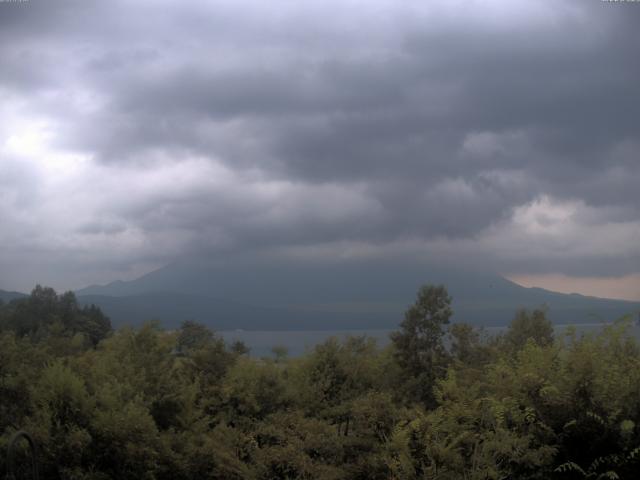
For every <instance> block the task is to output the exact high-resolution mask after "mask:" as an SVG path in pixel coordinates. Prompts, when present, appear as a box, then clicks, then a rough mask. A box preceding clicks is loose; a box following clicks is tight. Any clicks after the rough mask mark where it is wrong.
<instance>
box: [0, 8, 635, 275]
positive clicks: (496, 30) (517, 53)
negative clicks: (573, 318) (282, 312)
mask: <svg viewBox="0 0 640 480" xmlns="http://www.w3.org/2000/svg"><path fill="white" fill-rule="evenodd" d="M636 7H637V6H636V5H633V4H628V5H612V4H607V3H604V2H599V1H570V2H562V4H560V3H558V2H551V1H548V2H543V1H533V0H531V1H526V2H521V3H518V4H507V5H501V4H500V3H499V2H492V1H486V2H475V3H474V2H471V3H469V4H468V5H458V6H455V5H453V4H452V3H451V2H430V3H429V4H428V5H419V4H417V3H415V4H413V3H395V2H386V1H380V2H373V3H371V2H369V3H362V4H360V3H358V2H355V3H349V2H346V3H338V4H331V3H326V2H318V3H316V2H304V3H295V2H274V3H270V4H269V5H266V4H260V3H257V2H256V3H251V2H249V3H243V2H218V3H216V4H213V5H206V4H198V3H188V4H184V3H179V4H177V3H173V2H146V1H144V2H139V3H138V2H136V3H135V4H131V3H130V2H86V1H85V2H74V1H50V2H39V1H33V0H32V1H31V2H28V3H20V4H9V3H6V4H0V40H1V41H2V43H1V44H0V62H2V67H3V68H2V69H0V72H1V73H0V95H4V96H5V98H8V99H9V100H11V101H12V103H10V106H9V107H7V109H9V108H11V109H12V110H11V111H10V112H9V110H7V111H8V112H9V113H7V112H5V113H4V114H3V112H2V111H1V110H0V115H3V117H5V118H9V115H10V114H13V115H23V116H25V117H28V116H29V115H31V116H34V115H39V116H44V117H47V118H49V119H50V120H51V121H52V122H53V123H54V124H55V135H52V136H51V138H49V140H48V144H49V147H50V148H52V149H54V150H59V151H66V152H78V153H81V154H83V155H87V156H89V157H90V158H91V162H92V164H93V165H94V170H92V171H91V172H92V173H91V175H106V176H108V175H114V176H124V175H132V176H133V177H134V178H139V179H140V182H141V183H142V185H136V184H133V183H130V185H129V187H128V189H127V188H124V187H122V186H121V185H120V184H118V182H116V181H114V182H113V183H109V182H106V183H105V186H104V188H103V190H102V191H101V193H103V194H104V195H105V198H112V201H111V202H107V201H106V200H104V201H103V200H97V199H96V198H97V194H95V195H93V196H89V195H87V198H90V199H91V201H90V202H88V203H89V204H91V205H93V203H92V202H95V205H93V206H92V207H91V208H93V209H94V210H90V211H89V210H88V211H87V217H91V215H92V214H93V215H96V216H99V217H101V218H99V219H92V218H86V219H84V220H83V221H82V222H80V221H79V222H78V223H77V224H74V225H73V228H72V229H71V231H73V232H75V234H78V235H88V236H101V237H100V238H103V237H104V238H120V239H122V240H119V241H122V242H125V241H126V242H129V243H126V244H127V245H136V247H135V248H133V247H132V248H133V250H132V251H134V252H135V255H137V256H144V252H146V251H148V250H149V249H153V247H152V246H151V245H152V244H154V242H155V244H156V245H157V244H160V245H163V246H164V247H166V249H165V250H162V249H160V250H162V251H163V252H165V253H159V249H157V248H156V249H155V251H154V253H153V255H150V256H149V258H151V257H154V258H155V257H156V256H159V257H162V256H163V255H165V256H166V257H167V258H169V257H170V256H171V255H173V254H175V252H176V251H180V250H197V251H201V250H203V249H204V250H209V249H213V250H214V251H215V249H227V250H229V249H232V250H233V249H235V250H238V251H241V250H242V249H259V248H261V247H265V248H267V247H268V248H278V247H283V248H286V247H305V246H313V245H319V244H332V243H340V242H355V243H368V244H372V245H376V246H378V247H381V246H384V245H387V244H389V245H390V244H393V243H397V242H407V241H409V242H424V243H426V244H430V242H437V241H439V239H442V238H447V239H451V240H452V241H461V242H471V244H473V245H482V241H483V239H486V238H494V244H495V247H494V249H495V255H487V254H486V251H484V250H483V251H482V252H481V253H480V255H484V258H485V259H488V258H490V259H491V261H492V262H494V263H495V264H496V265H499V268H505V269H507V270H508V269H510V268H515V269H524V270H526V269H527V268H530V269H534V268H537V269H545V268H553V267H554V266H557V265H559V264H560V263H561V264H562V267H561V268H563V269H565V270H566V271H570V270H571V271H578V270H579V271H581V272H582V271H584V273H588V274H600V273H604V272H605V270H606V273H607V274H614V273H615V272H616V271H617V272H622V271H623V270H624V271H625V272H626V271H633V269H635V271H637V269H638V265H639V264H640V252H638V251H637V250H634V249H627V250H625V251H624V252H618V254H614V255H607V254H606V252H604V250H603V248H601V246H600V245H595V244H593V245H592V244H589V245H590V247H589V248H591V249H592V250H590V251H585V252H584V253H580V254H576V255H574V256H572V255H568V256H566V257H567V258H565V259H560V260H559V259H558V258H554V259H552V260H549V261H548V262H546V263H545V262H541V261H540V259H539V258H535V259H532V258H531V257H530V255H528V253H527V251H528V250H532V249H528V248H527V247H526V246H524V247H523V248H522V253H521V254H513V255H511V256H506V257H505V256H502V255H501V254H500V252H501V251H502V245H501V243H500V242H501V241H502V240H501V239H503V238H508V239H512V240H513V238H512V237H509V235H511V233H509V232H511V230H510V229H513V228H516V227H517V228H521V229H523V231H528V232H530V233H529V237H527V236H526V235H524V236H522V237H518V236H516V237H515V238H517V241H523V242H531V245H534V244H536V245H538V244H539V245H540V246H543V247H541V248H548V249H553V248H560V247H558V246H557V244H556V243H554V242H551V243H545V242H547V241H548V239H549V238H551V237H550V235H564V237H563V238H566V239H568V240H567V241H572V240H579V239H580V235H583V234H584V232H590V233H591V234H593V233H594V232H598V231H600V230H598V229H599V228H607V225H608V224H615V226H616V228H618V227H619V228H620V229H621V230H620V231H621V232H623V234H624V235H627V237H625V238H635V236H637V229H638V224H637V222H638V218H637V211H638V208H640V205H639V204H638V196H637V195H636V193H635V190H637V185H638V182H639V181H640V167H639V166H638V165H639V164H640V161H639V160H638V158H639V155H640V140H639V138H638V137H639V134H640V132H639V124H638V121H637V119H638V118H640V95H638V91H637V88H638V87H637V85H638V80H639V79H640V62H637V61H636V57H637V52H638V51H640V37H638V35H637V33H636V32H637V25H638V22H639V21H640V8H636ZM16 112H17V113H16ZM52 128H54V127H52ZM7 132H9V130H7ZM0 133H2V130H1V129H0ZM6 135H9V133H6ZM0 161H4V159H0ZM207 164H210V165H211V167H207V166H206V165H207ZM181 166H182V167H181ZM180 168H185V169H193V172H195V173H194V174H193V175H192V176H189V177H188V178H185V179H183V183H180V182H173V183H172V182H171V178H170V177H171V176H174V177H175V176H176V175H177V172H178V171H179V170H180ZM154 172H157V174H156V173H154ZM87 175H89V173H87ZM163 175H165V177H166V176H169V177H167V178H168V179H167V178H165V177H162V176H163ZM160 177H162V178H163V179H164V180H159V178H160ZM209 177H211V178H210V179H211V181H210V182H207V181H204V179H207V178H209ZM86 180H87V181H90V179H89V178H86ZM147 182H151V186H150V187H148V188H147V187H145V186H144V185H145V184H146V183H147ZM153 182H155V183H153ZM154 185H155V186H154ZM547 196H548V198H551V199H552V202H551V203H549V204H547V203H544V202H542V204H541V205H543V206H541V207H540V208H548V209H559V210H560V211H564V210H567V209H568V210H567V211H570V212H571V215H572V217H571V218H572V219H574V221H573V223H572V225H573V227H572V228H573V230H571V231H569V230H559V227H558V228H556V227H555V226H554V228H556V229H555V230H549V231H547V230H545V228H546V227H545V224H544V222H542V223H541V224H540V225H538V227H536V228H538V229H537V230H535V229H534V230H526V229H525V228H524V227H523V225H525V223H526V222H530V223H531V222H534V223H535V221H537V220H535V218H538V217H535V215H537V213H536V212H537V210H535V208H534V207H535V205H537V204H536V203H535V202H536V201H538V199H540V198H547ZM554 202H555V203H554ZM526 205H532V207H531V209H530V210H532V212H533V213H531V212H529V210H526V209H525V210H522V208H523V206H526ZM567 205H569V206H567ZM570 205H574V207H570ZM575 205H577V206H575ZM518 208H520V209H521V210H518ZM536 208H537V207H536ZM563 209H564V210H563ZM518 212H521V213H522V212H524V213H522V219H521V220H518V216H517V214H518ZM527 212H529V213H527ZM575 219H579V221H578V220H575ZM518 221H520V222H521V223H518ZM554 221H556V220H554ZM558 222H559V221H558ZM576 222H577V223H576ZM634 222H636V223H634ZM565 223H566V222H565ZM514 225H515V226H514ZM526 225H529V224H528V223H527V224H526ZM554 225H555V223H554ZM629 225H631V226H629ZM532 228H533V227H532ZM496 229H497V230H499V231H503V232H504V234H503V235H501V234H496V233H495V231H496ZM500 229H502V230H500ZM559 231H560V233H558V232H559ZM491 235H494V237H492V236H491ZM513 235H515V234H513ZM536 235H541V236H540V237H537V236H536ZM92 238H93V237H92ZM172 239H173V240H172ZM78 241H80V240H78ZM504 241H505V242H507V241H510V240H504ZM474 242H476V243H474ZM562 245H564V244H562ZM105 248H106V247H105ZM381 248H382V247H381ZM426 248H427V250H428V251H431V250H429V248H431V247H426ZM434 248H435V247H434ZM563 248H564V247H563ZM585 248H587V247H585ZM436 250H437V249H436ZM469 250H470V251H473V248H472V247H469ZM533 250H535V249H533ZM587 250H588V248H587ZM434 254H436V255H437V254H438V252H437V251H436V252H435V253H434ZM476 254H477V252H476ZM131 255H132V256H131V258H133V257H134V256H135V255H134V254H133V253H132V254H131ZM470 255H471V254H470ZM471 256H473V255H471ZM612 257H615V258H613V259H612ZM543 265H546V266H543ZM604 265H607V267H606V268H605V267H604ZM623 267H625V268H623ZM629 269H631V270H629Z"/></svg>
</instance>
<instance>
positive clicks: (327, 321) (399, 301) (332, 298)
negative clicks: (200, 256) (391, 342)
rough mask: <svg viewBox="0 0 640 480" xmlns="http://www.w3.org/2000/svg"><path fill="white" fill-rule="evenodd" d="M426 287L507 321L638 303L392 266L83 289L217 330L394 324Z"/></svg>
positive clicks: (202, 274) (177, 270) (117, 306)
mask: <svg viewBox="0 0 640 480" xmlns="http://www.w3.org/2000/svg"><path fill="white" fill-rule="evenodd" d="M425 283H442V284H444V285H446V286H447V288H448V289H449V292H450V293H451V295H452V296H453V299H454V312H455V315H454V319H455V320H459V321H467V322H470V323H474V324H482V325H504V324H506V323H508V322H509V321H510V320H511V318H512V317H513V315H514V312H515V311H516V310H517V309H518V308H521V307H526V308H535V307H538V306H541V305H543V304H546V305H547V306H548V307H549V308H550V315H551V318H552V319H553V320H554V321H555V322H556V323H597V322H601V321H606V320H611V319H615V318H617V317H619V316H621V315H624V314H626V313H629V312H633V311H637V310H639V309H640V303H632V302H623V301H617V300H608V299H600V298H594V297H585V296H581V295H565V294H561V293H555V292H550V291H547V290H543V289H539V288H524V287H521V286H519V285H517V284H515V283H513V282H511V281H509V280H506V279H505V278H503V277H500V276H499V275H495V274H490V273H483V272H472V271H460V270H451V269H443V268H436V267H429V268H426V267H418V266H414V265H406V264H405V265H398V264H393V263H391V262H385V263H377V264H371V263H366V264H365V263H361V264H356V263H351V264H342V265H338V264H331V265H313V266H311V265H307V266H297V267H291V266H288V267H281V266H277V265H255V264H254V265H246V266H245V265H232V264H227V265H217V266H202V265H195V264H174V265H169V266H167V267H164V268H161V269H159V270H156V271H154V272H151V273H149V274H147V275H145V276H143V277H141V278H139V279H136V280H133V281H130V282H114V283H112V284H109V285H105V286H92V287H88V288H86V289H83V290H80V291H78V292H77V293H78V295H80V297H81V301H84V302H93V303H96V304H97V305H99V306H100V307H101V308H103V309H104V311H105V312H106V313H107V314H108V315H110V316H111V317H112V319H113V320H114V322H115V323H123V322H128V323H138V322H140V321H142V320H144V319H149V318H157V319H160V320H162V321H163V322H166V323H170V324H171V325H175V324H176V322H179V321H181V320H184V319H194V320H198V321H202V322H205V323H207V324H210V325H212V326H213V327H214V328H217V329H229V328H242V329H258V330H259V329H264V330H270V329H318V330H320V329H336V328H393V327H395V326H396V325H397V324H398V323H399V322H400V321H401V319H402V313H403V311H404V310H405V309H406V307H407V305H409V304H410V303H411V302H412V301H413V299H414V297H415V293H416V290H417V288H418V287H419V286H420V285H422V284H425Z"/></svg>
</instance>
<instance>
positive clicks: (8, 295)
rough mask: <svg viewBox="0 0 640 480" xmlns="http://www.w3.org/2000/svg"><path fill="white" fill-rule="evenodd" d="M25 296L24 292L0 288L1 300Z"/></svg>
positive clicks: (8, 300) (7, 300) (5, 300)
mask: <svg viewBox="0 0 640 480" xmlns="http://www.w3.org/2000/svg"><path fill="white" fill-rule="evenodd" d="M23 297H26V294H24V293H20V292H7V291H6V290H0V300H2V301H3V302H10V301H11V300H14V299H16V298H23Z"/></svg>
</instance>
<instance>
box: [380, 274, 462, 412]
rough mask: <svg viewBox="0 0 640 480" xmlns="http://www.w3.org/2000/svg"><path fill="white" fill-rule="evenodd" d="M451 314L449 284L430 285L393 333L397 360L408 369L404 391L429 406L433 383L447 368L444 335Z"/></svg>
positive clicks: (432, 401)
mask: <svg viewBox="0 0 640 480" xmlns="http://www.w3.org/2000/svg"><path fill="white" fill-rule="evenodd" d="M451 315H452V310H451V297H450V296H449V294H448V293H447V290H446V288H445V287H444V286H442V285H439V286H433V285H426V286H423V287H421V288H420V290H419V291H418V295H417V299H416V302H415V303H414V304H413V305H412V306H411V307H409V309H408V310H407V311H406V312H405V315H404V320H403V321H402V323H401V324H400V331H398V332H394V333H392V334H391V340H392V341H393V344H394V346H395V357H396V360H397V362H398V364H399V365H400V367H401V368H402V370H403V372H404V373H405V379H406V384H405V387H406V388H405V389H404V390H403V395H405V396H409V397H408V398H410V399H412V400H420V401H422V402H424V404H425V405H428V406H434V400H435V398H434V395H433V387H434V385H435V381H436V379H438V378H441V377H442V376H443V375H444V372H445V369H446V357H447V355H446V351H445V347H444V343H443V336H444V333H445V331H444V326H445V325H447V324H448V323H449V319H450V317H451Z"/></svg>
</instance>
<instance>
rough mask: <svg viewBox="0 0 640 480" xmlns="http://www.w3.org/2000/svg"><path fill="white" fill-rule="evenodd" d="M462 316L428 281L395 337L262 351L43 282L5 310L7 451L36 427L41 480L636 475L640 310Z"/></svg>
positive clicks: (0, 395) (2, 419) (3, 422)
mask: <svg viewBox="0 0 640 480" xmlns="http://www.w3.org/2000/svg"><path fill="white" fill-rule="evenodd" d="M451 313H452V312H451V298H450V296H449V295H448V293H447V291H446V289H445V288H444V287H442V286H425V287H423V288H421V289H420V290H419V292H418V294H417V297H416V302H415V303H414V304H413V305H411V306H410V307H409V308H408V309H407V311H406V312H405V316H404V319H403V320H402V321H401V322H400V324H399V327H398V330H397V331H396V332H395V333H393V334H392V336H391V340H392V341H391V343H390V344H389V345H388V346H387V347H385V348H381V347H379V346H378V345H376V343H375V341H374V340H372V339H371V338H367V337H348V338H345V339H343V340H339V339H337V338H331V339H329V340H327V341H325V342H323V343H321V344H319V345H317V346H316V347H315V348H314V349H313V350H311V351H309V352H308V353H307V354H305V355H303V356H301V357H296V358H289V357H288V356H287V354H286V350H285V349H282V348H275V349H274V355H273V357H269V358H255V357H252V356H250V355H249V354H248V349H247V348H246V346H245V345H242V344H240V343H236V344H233V345H228V344H226V343H225V341H224V340H223V339H222V338H221V337H220V336H219V335H218V334H216V333H215V332H214V331H212V330H211V329H209V328H208V327H206V326H205V325H202V324H199V323H197V322H193V321H185V322H183V324H182V326H181V328H180V329H178V330H176V331H165V330H163V329H162V328H161V326H160V325H159V324H158V323H154V322H148V323H146V324H144V325H142V326H140V327H138V328H132V327H123V328H120V329H118V330H115V331H114V330H112V328H111V324H110V322H109V319H108V318H107V317H106V316H105V315H104V314H103V313H102V312H101V311H100V309H99V308H97V307H94V306H80V305H79V304H78V301H77V300H76V298H75V296H74V295H73V293H65V294H62V295H58V294H57V293H56V292H55V291H53V290H52V289H50V288H43V287H40V286H38V287H36V288H35V289H34V290H33V292H32V293H31V295H30V296H28V297H27V298H24V299H18V300H13V301H11V302H9V303H6V304H3V305H0V449H2V451H5V450H6V447H7V444H8V442H9V441H10V439H11V437H12V436H13V435H14V433H15V432H16V431H18V430H21V429H23V430H26V431H27V432H29V433H30V434H31V435H32V436H33V438H34V439H35V442H36V444H37V445H38V449H39V454H38V459H39V466H40V472H41V478H46V479H57V478H59V479H78V480H80V479H96V480H101V479H105V480H106V479H123V480H127V479H136V480H138V479H158V480H164V479H178V480H179V479H185V480H186V479H196V478H198V479H200V478H202V479H234V478H235V479H256V480H258V479H261V480H262V479H264V480H267V479H363V480H364V479H397V480H410V479H443V480H446V479H452V480H453V479H478V480H479V479H505V478H514V479H547V478H558V479H580V478H620V479H631V478H634V479H635V478H637V472H638V471H640V426H639V425H640V346H639V345H638V342H637V340H636V339H635V338H634V337H633V335H631V334H630V320H629V319H627V320H625V319H621V320H619V321H617V322H615V323H613V324H611V325H609V326H607V327H605V328H604V329H603V330H602V332H600V333H598V334H590V335H579V334H578V333H577V332H576V331H575V330H572V329H569V330H568V331H567V333H566V334H564V335H562V336H561V337H554V330H553V325H552V323H551V321H550V320H549V318H548V312H546V311H545V310H544V309H540V310H535V311H525V310H523V311H519V312H514V320H513V322H512V323H511V325H510V326H509V328H508V329H507V330H506V331H505V333H504V334H502V335H498V336H489V335H487V334H486V333H484V332H483V331H482V330H480V329H477V328H474V327H472V326H470V325H467V324H462V323H455V324H450V323H449V319H450V316H451ZM0 458H1V459H0V462H1V463H0V472H3V471H4V470H5V469H6V467H7V465H6V464H5V458H4V456H2V457H0Z"/></svg>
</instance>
